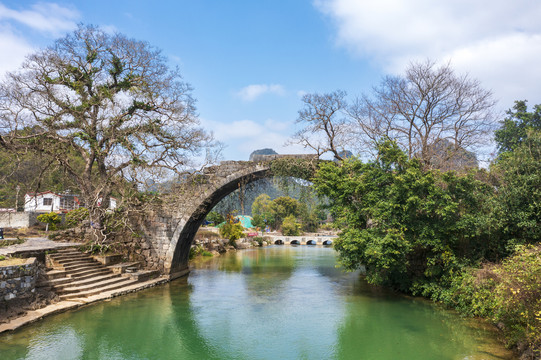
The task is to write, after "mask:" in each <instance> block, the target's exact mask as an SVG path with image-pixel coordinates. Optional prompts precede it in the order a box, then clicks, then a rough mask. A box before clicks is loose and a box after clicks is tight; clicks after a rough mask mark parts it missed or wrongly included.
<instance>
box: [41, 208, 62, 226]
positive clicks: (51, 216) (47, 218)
mask: <svg viewBox="0 0 541 360" xmlns="http://www.w3.org/2000/svg"><path fill="white" fill-rule="evenodd" d="M37 219H38V221H39V222H42V223H45V224H49V229H50V230H56V224H60V222H61V221H62V218H61V217H60V215H58V214H57V213H55V212H50V213H48V214H41V215H39V216H38V218H37Z"/></svg>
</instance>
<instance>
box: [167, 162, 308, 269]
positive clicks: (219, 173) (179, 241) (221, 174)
mask: <svg viewBox="0 0 541 360" xmlns="http://www.w3.org/2000/svg"><path fill="white" fill-rule="evenodd" d="M267 157H268V159H267ZM283 158H297V159H307V160H309V161H313V160H314V159H316V160H317V156H316V157H314V155H267V156H266V158H265V160H268V161H261V162H252V161H226V162H222V163H221V164H220V165H218V166H213V167H209V168H207V169H205V171H204V172H203V173H202V174H201V175H200V177H199V178H197V179H198V184H197V191H196V193H197V194H194V195H193V196H187V197H186V199H185V201H184V202H185V203H186V206H185V208H183V209H181V210H179V211H178V212H179V215H178V218H179V223H178V225H177V226H176V228H175V229H174V231H172V234H171V240H170V245H169V246H168V250H167V254H166V256H165V262H164V271H165V272H166V273H169V274H171V276H172V277H174V276H175V274H179V273H183V272H185V271H186V269H187V267H188V257H189V253H190V247H191V245H192V243H193V239H194V237H195V234H196V233H197V230H198V229H199V227H200V226H201V224H202V223H203V221H204V220H205V217H206V216H207V214H208V213H209V212H210V211H211V210H212V209H213V208H214V207H215V206H216V204H218V202H220V200H222V199H223V198H224V197H226V196H227V195H229V194H230V193H232V192H233V191H235V190H237V189H238V188H239V187H240V185H241V184H242V185H247V184H249V183H252V182H254V181H257V180H260V179H264V178H269V177H273V176H274V174H273V172H272V170H271V164H272V161H274V160H276V159H283ZM258 160H261V159H258ZM189 191H190V190H189V188H185V190H184V193H188V192H189ZM194 192H195V191H194Z"/></svg>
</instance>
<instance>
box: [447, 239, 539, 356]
mask: <svg viewBox="0 0 541 360" xmlns="http://www.w3.org/2000/svg"><path fill="white" fill-rule="evenodd" d="M540 279H541V245H537V246H518V247H517V252H516V253H515V255H514V256H512V257H509V258H507V259H506V260H505V261H503V262H502V263H501V264H499V265H496V264H485V265H484V266H483V267H482V268H480V269H469V270H468V271H465V272H464V273H462V274H461V275H459V276H457V277H456V278H455V279H454V280H453V282H452V286H451V288H450V290H449V291H447V292H444V293H443V294H442V295H441V296H440V299H441V300H442V301H443V302H445V303H446V304H448V305H450V306H453V307H455V308H456V309H458V310H460V311H461V312H463V313H466V314H469V315H472V316H481V317H485V318H488V319H490V320H492V322H493V323H495V324H500V327H501V328H503V332H504V334H505V336H506V338H507V341H508V345H514V344H517V343H518V342H520V341H527V342H528V344H529V345H530V346H531V347H533V348H536V347H537V348H539V347H541V281H540ZM501 325H503V326H501Z"/></svg>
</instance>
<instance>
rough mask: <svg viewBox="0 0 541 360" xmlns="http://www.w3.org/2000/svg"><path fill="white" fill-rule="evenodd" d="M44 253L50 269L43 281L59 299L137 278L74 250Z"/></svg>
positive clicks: (118, 286)
mask: <svg viewBox="0 0 541 360" xmlns="http://www.w3.org/2000/svg"><path fill="white" fill-rule="evenodd" d="M48 256H49V260H50V263H51V264H52V265H53V267H54V270H51V271H49V272H48V273H47V274H48V275H49V281H48V282H47V284H48V285H49V286H51V287H52V288H53V289H54V290H55V291H56V293H57V294H58V295H59V297H60V299H62V300H70V299H76V298H77V299H82V298H86V297H89V296H93V295H97V294H100V293H103V292H108V291H113V290H117V289H122V288H123V287H126V286H132V285H134V284H136V283H138V282H140V278H139V277H135V278H130V277H127V276H123V275H122V274H121V273H118V272H117V273H114V272H113V270H112V269H111V268H110V267H107V266H104V265H102V264H101V263H100V262H98V261H96V260H95V259H94V258H92V257H91V256H90V255H87V254H84V253H82V252H80V251H77V250H73V249H62V250H59V251H57V252H56V253H53V254H49V255H48ZM141 279H143V278H141Z"/></svg>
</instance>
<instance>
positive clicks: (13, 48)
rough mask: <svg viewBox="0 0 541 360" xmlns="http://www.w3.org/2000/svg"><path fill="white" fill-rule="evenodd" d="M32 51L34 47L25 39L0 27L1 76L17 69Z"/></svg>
mask: <svg viewBox="0 0 541 360" xmlns="http://www.w3.org/2000/svg"><path fill="white" fill-rule="evenodd" d="M32 50H33V47H32V45H30V44H29V43H28V42H27V41H26V40H25V39H24V38H21V37H19V36H17V35H15V34H13V33H12V32H11V31H9V29H4V28H1V27H0V76H1V75H3V74H4V73H5V72H6V71H12V70H15V69H17V68H18V67H19V66H20V65H21V63H22V62H23V60H24V57H25V56H26V55H27V54H29V53H30V52H31V51H32Z"/></svg>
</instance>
